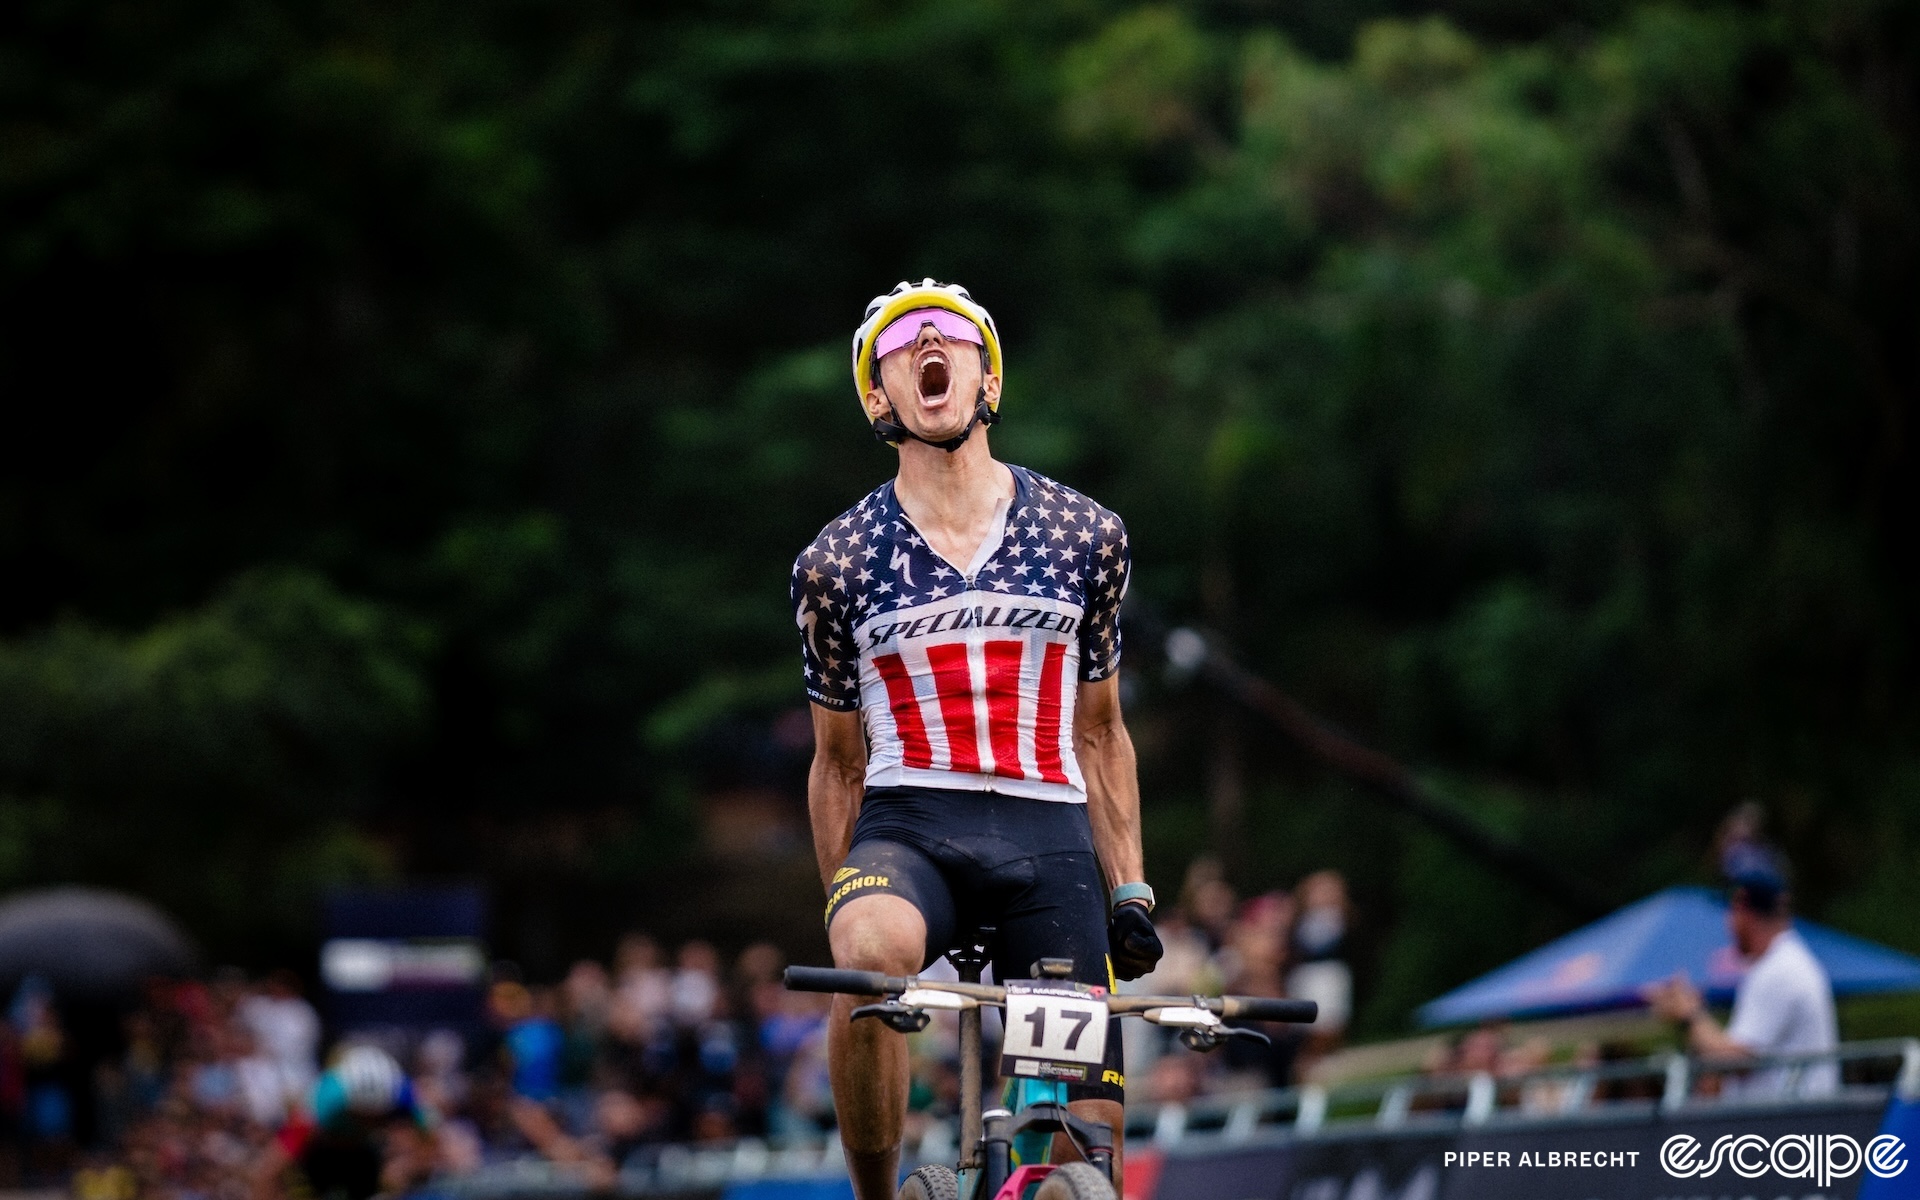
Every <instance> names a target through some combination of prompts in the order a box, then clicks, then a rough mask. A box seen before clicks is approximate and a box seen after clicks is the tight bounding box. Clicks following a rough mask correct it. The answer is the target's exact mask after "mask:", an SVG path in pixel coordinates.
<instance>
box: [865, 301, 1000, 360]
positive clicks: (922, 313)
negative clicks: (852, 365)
mask: <svg viewBox="0 0 1920 1200" xmlns="http://www.w3.org/2000/svg"><path fill="white" fill-rule="evenodd" d="M926 325H931V326H933V327H934V328H935V329H937V330H939V331H940V333H941V336H943V337H946V338H950V339H952V340H953V341H956V342H972V343H973V344H974V345H976V346H984V345H986V339H985V338H983V337H981V336H980V329H979V327H978V326H976V325H975V324H974V323H973V322H972V321H969V320H967V319H966V318H965V317H963V316H961V315H960V314H959V313H957V312H954V311H952V310H950V309H945V308H916V309H914V310H913V311H912V312H910V313H902V314H901V315H900V316H898V317H896V318H894V320H893V321H892V323H890V324H889V325H888V326H887V327H886V328H885V329H882V330H881V331H880V336H879V337H877V338H875V339H873V358H874V361H875V362H878V361H879V360H881V359H883V358H885V357H886V356H887V355H889V354H892V353H893V352H894V351H895V350H898V349H899V348H900V347H902V346H906V345H911V344H912V342H913V340H914V339H915V338H917V337H919V336H920V330H921V327H922V326H926Z"/></svg>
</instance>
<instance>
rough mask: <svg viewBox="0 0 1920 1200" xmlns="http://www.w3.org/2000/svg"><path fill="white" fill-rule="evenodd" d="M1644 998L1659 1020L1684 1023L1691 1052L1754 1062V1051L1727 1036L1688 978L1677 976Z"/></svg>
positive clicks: (1646, 992)
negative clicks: (1661, 1018) (1746, 1059)
mask: <svg viewBox="0 0 1920 1200" xmlns="http://www.w3.org/2000/svg"><path fill="white" fill-rule="evenodd" d="M1641 995H1642V996H1643V997H1645V999H1646V1000H1647V1002H1648V1003H1649V1004H1651V1005H1652V1006H1653V1011H1654V1014H1655V1015H1656V1016H1660V1017H1664V1018H1666V1019H1667V1020H1669V1021H1676V1022H1678V1023H1680V1024H1681V1025H1682V1026H1683V1027H1684V1028H1685V1030H1686V1035H1687V1048H1688V1049H1690V1050H1692V1051H1693V1052H1694V1053H1695V1054H1698V1055H1700V1056H1701V1057H1703V1058H1718V1059H1726V1060H1733V1061H1738V1060H1740V1059H1744V1058H1752V1057H1753V1056H1754V1055H1753V1048H1752V1047H1751V1046H1748V1045H1747V1044H1745V1043H1744V1042H1737V1041H1735V1040H1734V1039H1732V1038H1730V1037H1728V1036H1727V1031H1726V1030H1724V1029H1722V1028H1721V1027H1720V1022H1718V1021H1716V1020H1714V1019H1713V1017H1712V1016H1711V1015H1710V1014H1709V1013H1708V1012H1707V1006H1706V1001H1705V1000H1704V999H1703V998H1702V997H1701V995H1700V992H1699V989H1697V988H1695V987H1694V986H1693V984H1692V983H1691V982H1690V981H1688V979H1687V978H1686V976H1684V975H1675V976H1674V977H1673V978H1672V979H1669V980H1666V981H1664V982H1662V983H1656V984H1651V985H1649V986H1648V987H1647V988H1646V989H1645V990H1644V991H1643V992H1642V993H1641Z"/></svg>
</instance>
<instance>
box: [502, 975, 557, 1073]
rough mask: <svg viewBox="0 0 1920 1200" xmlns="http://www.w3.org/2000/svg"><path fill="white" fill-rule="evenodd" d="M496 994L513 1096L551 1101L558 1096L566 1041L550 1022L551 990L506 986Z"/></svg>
mask: <svg viewBox="0 0 1920 1200" xmlns="http://www.w3.org/2000/svg"><path fill="white" fill-rule="evenodd" d="M496 991H497V993H498V995H499V997H500V999H499V1012H500V1014H501V1015H502V1016H503V1017H506V1018H507V1020H508V1021H509V1024H508V1027H507V1036H506V1052H507V1056H508V1058H509V1060H510V1061H511V1063H512V1073H513V1092H514V1095H516V1096H522V1097H525V1098H526V1099H528V1100H539V1101H545V1100H552V1099H555V1098H556V1097H558V1096H559V1095H560V1068H561V1064H562V1061H563V1059H564V1056H565V1052H566V1041H567V1038H566V1034H565V1032H564V1031H562V1030H561V1028H560V1024H559V1022H558V1021H556V1020H554V998H553V991H552V989H550V988H536V989H534V990H532V991H529V990H528V989H526V988H524V987H522V986H520V985H519V984H517V983H510V984H502V985H500V986H499V988H498V989H496Z"/></svg>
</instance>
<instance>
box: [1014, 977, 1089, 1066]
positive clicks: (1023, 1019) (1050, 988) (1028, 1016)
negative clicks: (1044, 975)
mask: <svg viewBox="0 0 1920 1200" xmlns="http://www.w3.org/2000/svg"><path fill="white" fill-rule="evenodd" d="M1106 1055H1107V1002H1106V998H1105V989H1087V990H1079V989H1074V988H1071V987H1066V986H1062V985H1059V984H1032V983H1020V982H1014V983H1009V984H1007V1019H1006V1033H1005V1036H1004V1038H1003V1039H1002V1041H1001V1045H1000V1074H1001V1075H1003V1076H1015V1075H1024V1076H1027V1077H1029V1078H1038V1079H1065V1080H1072V1081H1078V1082H1082V1083H1084V1082H1085V1081H1086V1080H1087V1079H1089V1078H1091V1077H1093V1076H1094V1075H1097V1073H1098V1072H1097V1070H1089V1068H1098V1067H1099V1065H1100V1063H1101V1062H1102V1061H1104V1060H1105V1058H1106Z"/></svg>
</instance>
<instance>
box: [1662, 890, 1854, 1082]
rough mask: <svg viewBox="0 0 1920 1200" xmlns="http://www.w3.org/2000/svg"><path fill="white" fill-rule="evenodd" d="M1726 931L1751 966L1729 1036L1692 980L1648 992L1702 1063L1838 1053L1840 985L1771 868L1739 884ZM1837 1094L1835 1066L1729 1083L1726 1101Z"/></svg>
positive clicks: (1736, 996) (1679, 979)
mask: <svg viewBox="0 0 1920 1200" xmlns="http://www.w3.org/2000/svg"><path fill="white" fill-rule="evenodd" d="M1727 929H1728V931H1729V932H1730V933H1732V935H1733V941H1734V945H1735V946H1736V947H1738V949H1739V951H1740V954H1741V956H1742V957H1744V958H1745V959H1746V960H1747V961H1748V962H1749V963H1751V964H1752V965H1751V966H1749V967H1748V968H1747V973H1746V975H1745V977H1743V978H1742V979H1741V980H1740V985H1739V987H1737V988H1736V989H1735V990H1734V993H1733V1016H1732V1018H1731V1019H1730V1020H1729V1021H1728V1022H1727V1027H1726V1028H1725V1029H1722V1028H1721V1027H1720V1025H1719V1023H1718V1022H1716V1021H1715V1020H1714V1019H1713V1017H1712V1016H1711V1015H1710V1014H1709V1013H1708V1012H1707V1009H1706V1003H1705V1001H1704V1000H1703V999H1702V998H1701V995H1700V992H1699V989H1697V988H1695V987H1694V986H1693V984H1692V983H1691V982H1690V981H1689V980H1688V979H1687V977H1686V976H1685V975H1675V976H1674V977H1673V978H1672V979H1670V980H1668V981H1666V982H1665V983H1659V984H1655V985H1653V986H1652V987H1650V988H1648V989H1647V991H1646V993H1645V994H1646V998H1647V1001H1648V1003H1650V1004H1652V1005H1653V1009H1654V1011H1655V1012H1656V1013H1658V1014H1659V1015H1660V1016H1662V1017H1665V1018H1667V1019H1669V1020H1672V1021H1675V1022H1678V1023H1679V1024H1680V1025H1681V1026H1682V1027H1683V1028H1684V1029H1685V1030H1686V1036H1687V1045H1688V1048H1689V1049H1691V1050H1692V1051H1693V1052H1694V1053H1695V1054H1698V1055H1700V1056H1701V1057H1703V1058H1710V1059H1720V1060H1731V1061H1733V1062H1738V1061H1740V1060H1742V1059H1753V1058H1756V1057H1764V1056H1767V1055H1775V1054H1819V1053H1824V1052H1827V1051H1831V1050H1833V1049H1834V1048H1835V1047H1836V1046H1837V1045H1838V1044H1839V1041H1840V1038H1839V1025H1838V1022H1837V1021H1836V1019H1835V1017H1834V1011H1833V985H1832V983H1830V982H1829V981H1828V979H1827V972H1826V970H1825V969H1824V968H1823V967H1821V965H1820V961H1819V960H1818V959H1816V958H1814V956H1813V952H1812V951H1810V950H1808V949H1807V944H1806V942H1804V941H1803V940H1801V938H1800V935H1799V934H1797V933H1795V932H1794V931H1793V918H1792V916H1791V915H1790V914H1789V912H1788V909H1787V893H1786V882H1785V879H1784V878H1783V877H1782V875H1781V873H1780V872H1779V870H1778V869H1777V868H1776V867H1774V866H1773V865H1772V864H1771V863H1770V862H1762V861H1756V862H1754V863H1751V864H1748V865H1747V866H1746V867H1745V869H1743V870H1741V872H1740V873H1739V874H1738V875H1736V876H1735V878H1734V887H1733V895H1732V899H1731V901H1730V903H1729V904H1728V906H1727ZM1796 1078H1797V1079H1798V1086H1795V1085H1794V1084H1795V1079H1796ZM1838 1086H1839V1074H1838V1072H1837V1071H1836V1070H1835V1067H1834V1065H1833V1064H1832V1063H1830V1062H1829V1063H1820V1064H1817V1065H1810V1066H1806V1067H1801V1068H1793V1067H1779V1068H1774V1069H1771V1070H1766V1071H1759V1072H1755V1073H1753V1074H1750V1075H1748V1076H1747V1077H1746V1078H1744V1079H1740V1080H1729V1081H1728V1085H1727V1087H1726V1090H1725V1094H1727V1095H1737V1096H1740V1097H1742V1098H1745V1099H1764V1098H1770V1097H1778V1096H1786V1095H1789V1094H1793V1095H1799V1096H1819V1095H1826V1094H1829V1093H1831V1092H1833V1091H1834V1090H1835V1089H1836V1088H1837V1087H1838Z"/></svg>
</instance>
